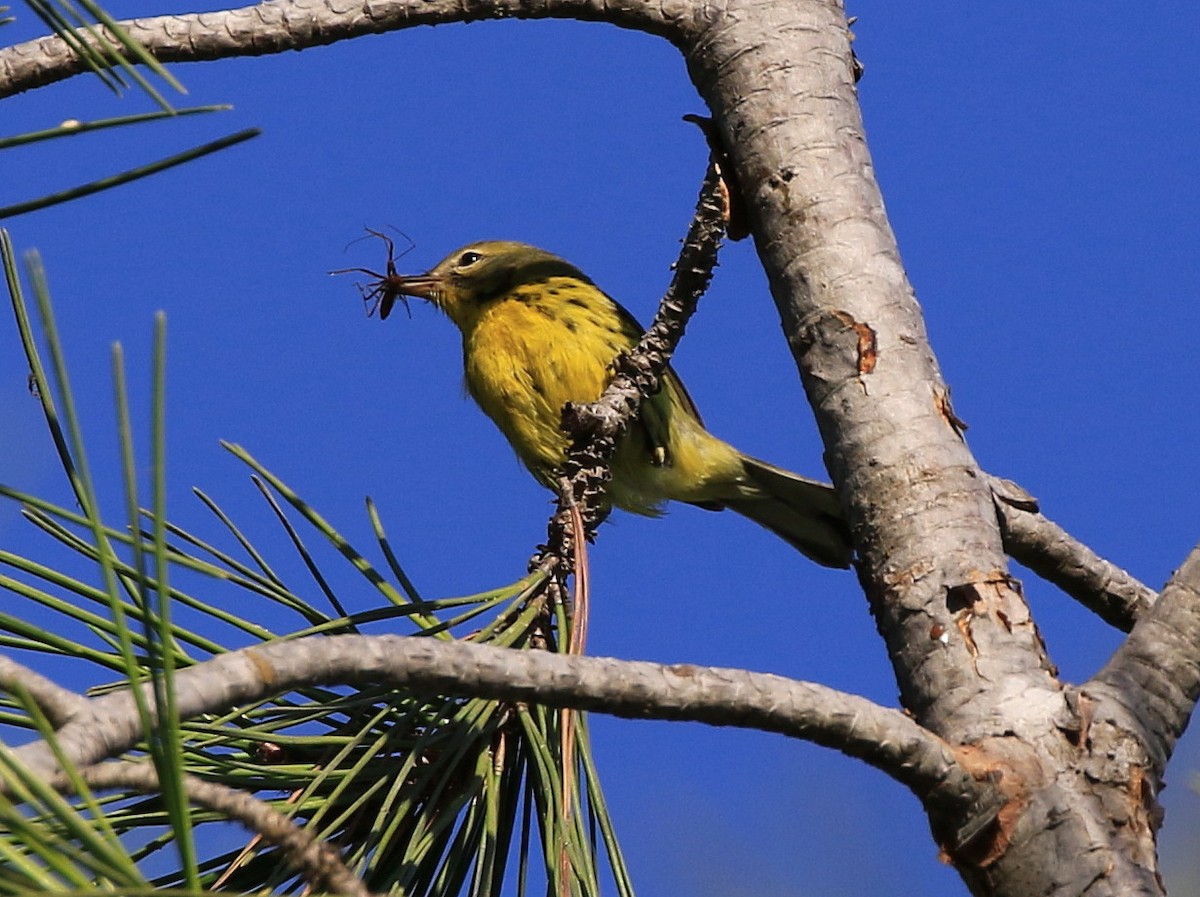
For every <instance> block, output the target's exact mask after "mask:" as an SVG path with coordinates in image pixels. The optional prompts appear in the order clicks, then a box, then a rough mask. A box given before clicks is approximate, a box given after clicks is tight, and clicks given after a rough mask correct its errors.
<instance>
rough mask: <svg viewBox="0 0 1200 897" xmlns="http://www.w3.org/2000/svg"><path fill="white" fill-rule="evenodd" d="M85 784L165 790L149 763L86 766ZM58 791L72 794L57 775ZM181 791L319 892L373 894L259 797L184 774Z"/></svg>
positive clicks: (346, 896)
mask: <svg viewBox="0 0 1200 897" xmlns="http://www.w3.org/2000/svg"><path fill="white" fill-rule="evenodd" d="M79 772H80V775H81V776H82V778H83V781H84V782H85V783H86V784H87V786H88V787H89V788H91V789H93V790H95V791H113V790H121V791H140V792H143V793H147V794H157V793H159V791H160V790H161V788H160V786H159V781H158V773H157V771H156V770H155V769H154V767H153V766H152V765H151V764H150V763H148V762H144V761H143V762H136V763H134V762H127V761H114V762H109V763H99V764H96V765H94V766H88V767H86V768H84V769H82V770H80V771H79ZM52 784H53V785H54V787H55V789H56V790H58V791H61V792H64V793H70V791H71V789H72V783H71V781H70V780H69V779H68V778H67V777H66V776H64V775H59V776H56V777H55V779H54V781H53V783H52ZM183 788H184V791H185V793H186V794H187V796H188V799H189V800H191V801H192V803H195V804H197V805H199V806H202V807H207V808H208V809H210V810H213V811H215V812H217V813H221V814H222V815H224V816H228V817H229V818H230V819H234V820H237V821H238V822H240V823H242V824H243V825H244V826H246V828H248V829H250V831H252V832H254V833H255V834H257V835H261V836H262V838H263V840H264V841H266V842H268V843H270V844H274V845H275V846H276V847H278V848H279V849H280V851H281V852H282V853H283V855H284V857H285V858H286V859H287V862H288V863H289V864H290V865H291V867H292V868H293V869H295V870H296V871H297V872H298V873H300V874H301V875H303V876H304V878H305V879H306V880H307V881H308V882H309V884H310V885H312V886H313V887H314V888H315V889H316V890H318V891H324V892H328V893H330V894H340V895H343V897H370V894H371V892H370V891H369V890H368V889H367V887H366V886H365V885H364V884H363V883H362V881H361V880H360V879H359V878H358V877H357V876H356V875H354V873H352V872H351V871H350V870H349V869H347V868H346V864H345V863H343V862H342V858H341V856H340V855H339V854H338V852H337V851H336V850H335V849H334V848H333V847H331V846H330V845H328V844H326V843H325V842H323V841H321V840H319V839H317V838H314V837H313V836H312V835H311V834H309V833H308V832H307V831H305V830H304V829H303V828H301V827H300V826H298V825H296V823H294V822H293V821H292V820H290V819H288V818H287V817H286V816H284V815H283V814H282V813H280V812H279V811H278V810H275V809H274V808H272V807H270V806H269V805H267V804H265V803H263V802H262V801H260V800H258V799H257V798H255V797H253V796H251V795H249V794H247V793H246V792H245V791H239V790H238V789H236V788H230V787H228V786H226V785H221V784H219V783H217V782H206V781H204V780H203V779H199V778H197V777H196V776H191V775H185V776H184V777H183Z"/></svg>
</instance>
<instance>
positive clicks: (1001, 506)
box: [988, 477, 1158, 632]
mask: <svg viewBox="0 0 1200 897" xmlns="http://www.w3.org/2000/svg"><path fill="white" fill-rule="evenodd" d="M988 480H989V482H990V484H991V486H992V495H993V497H994V498H995V504H996V513H997V515H999V518H1000V531H1001V534H1002V535H1003V537H1004V550H1005V551H1007V552H1008V554H1009V556H1010V557H1011V558H1012V559H1013V560H1015V561H1018V562H1019V563H1022V564H1024V565H1025V566H1026V567H1028V568H1029V569H1030V570H1032V571H1033V572H1034V573H1036V574H1037V575H1038V576H1040V577H1042V579H1044V580H1046V581H1047V582H1050V583H1053V584H1054V585H1056V586H1058V587H1059V588H1060V589H1062V590H1063V591H1064V592H1066V593H1067V594H1068V595H1070V596H1071V597H1072V598H1074V599H1075V600H1076V601H1078V602H1079V603H1080V604H1082V605H1083V606H1084V607H1086V608H1088V609H1089V610H1091V611H1093V612H1094V613H1095V614H1096V615H1097V616H1099V617H1100V619H1102V620H1104V621H1105V622H1106V623H1109V624H1110V625H1112V626H1115V627H1116V628H1117V629H1120V630H1122V631H1124V632H1128V631H1129V630H1131V629H1132V628H1133V624H1134V623H1136V622H1137V620H1138V618H1139V617H1140V616H1141V615H1142V614H1143V613H1145V612H1146V611H1147V610H1148V609H1149V608H1150V607H1152V606H1153V605H1154V602H1155V601H1156V600H1158V594H1157V593H1156V592H1155V591H1154V589H1152V588H1150V587H1149V586H1148V585H1145V584H1144V583H1142V582H1141V581H1139V580H1138V579H1137V578H1136V577H1134V576H1131V575H1130V574H1129V573H1127V572H1125V571H1124V570H1122V569H1121V568H1120V567H1118V566H1117V565H1116V564H1114V563H1112V562H1111V561H1106V560H1105V559H1104V558H1102V557H1100V555H1098V554H1096V552H1094V551H1092V550H1091V549H1090V548H1088V546H1086V545H1084V544H1083V543H1082V542H1080V541H1079V540H1078V539H1076V538H1075V537H1074V536H1072V535H1071V534H1070V533H1068V532H1067V531H1066V530H1064V529H1063V528H1062V527H1061V526H1059V525H1058V524H1057V523H1055V522H1054V521H1053V520H1050V519H1049V518H1047V517H1045V516H1044V515H1043V514H1041V512H1040V511H1039V510H1038V507H1037V501H1036V500H1035V499H1034V498H1033V497H1032V496H1030V495H1029V494H1028V493H1026V492H1025V491H1024V490H1023V489H1020V487H1018V486H1016V485H1015V484H1014V483H1010V482H1009V481H1007V480H1001V479H999V478H998V477H989V478H988Z"/></svg>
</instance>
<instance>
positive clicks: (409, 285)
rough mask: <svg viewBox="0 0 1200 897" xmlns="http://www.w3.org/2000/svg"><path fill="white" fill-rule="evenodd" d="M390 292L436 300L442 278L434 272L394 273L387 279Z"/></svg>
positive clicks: (431, 300)
mask: <svg viewBox="0 0 1200 897" xmlns="http://www.w3.org/2000/svg"><path fill="white" fill-rule="evenodd" d="M387 281H388V288H389V289H390V291H391V292H393V293H397V294H399V295H401V296H416V297H417V298H418V299H428V300H429V301H430V302H436V301H437V294H438V287H440V286H441V284H442V278H441V277H439V276H438V275H436V274H407V275H394V276H392V277H389V278H388V279H387Z"/></svg>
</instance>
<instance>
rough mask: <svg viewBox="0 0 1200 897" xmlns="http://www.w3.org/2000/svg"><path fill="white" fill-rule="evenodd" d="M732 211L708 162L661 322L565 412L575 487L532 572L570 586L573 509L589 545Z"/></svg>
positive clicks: (568, 467)
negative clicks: (593, 393) (589, 396)
mask: <svg viewBox="0 0 1200 897" xmlns="http://www.w3.org/2000/svg"><path fill="white" fill-rule="evenodd" d="M726 216H727V207H726V204H725V202H724V200H723V198H722V192H721V176H720V173H719V170H718V167H717V165H716V163H715V162H711V161H710V163H709V166H708V171H707V172H706V173H705V175H704V182H703V183H702V184H701V187H700V197H699V199H698V200H697V202H696V212H695V215H694V216H693V217H692V224H691V226H690V227H689V228H688V234H687V237H686V239H685V240H684V243H683V248H682V249H681V250H680V253H679V260H678V261H677V262H676V264H675V276H674V277H673V278H672V280H671V285H670V286H669V287H668V288H667V293H666V295H665V296H663V299H662V302H661V303H659V306H658V312H657V313H656V314H655V316H654V322H653V323H652V324H651V325H650V328H649V329H648V330H647V331H646V333H645V335H644V336H643V337H642V339H641V342H639V343H638V344H637V346H636V347H635V348H634V349H633V351H632V352H629V353H623V354H621V355H619V356H618V357H617V359H616V361H615V362H614V363H613V367H614V369H615V371H616V376H615V377H614V378H613V380H612V382H611V383H610V384H609V385H608V388H607V389H605V390H604V394H603V395H602V396H600V398H599V399H598V400H597V401H595V402H592V403H590V404H587V405H575V404H569V405H567V407H566V408H564V409H563V429H564V430H566V432H567V433H568V434H569V435H570V436H571V447H570V449H569V451H568V453H567V461H566V464H564V465H563V475H564V476H565V478H566V481H567V487H566V488H569V490H570V492H569V496H568V494H566V493H564V494H560V497H559V503H558V510H557V512H556V513H555V515H554V516H553V517H552V518H551V520H550V524H549V526H548V538H547V541H546V544H545V545H543V546H540V548H539V552H538V554H537V555H535V556H534V558H533V560H532V561H531V563H530V567H531V569H536V568H538V567H545V568H546V569H548V570H550V571H551V572H553V573H554V575H555V576H556V577H561V578H562V579H565V577H566V575H567V574H569V573H570V571H571V570H573V569H574V550H573V544H572V538H571V526H570V520H569V517H570V514H571V511H570V503H571V501H573V502H574V503H576V504H577V505H578V507H579V511H580V514H581V515H582V517H583V521H584V527H585V533H586V538H587V540H588V541H592V540H593V539H594V538H595V533H596V527H598V526H599V525H600V523H601V522H602V521H603V519H604V514H605V511H604V508H605V503H604V500H603V499H604V489H605V487H606V485H607V484H608V481H609V479H610V478H611V476H612V468H611V465H612V458H613V454H614V453H615V452H616V447H617V442H618V440H619V439H620V437H621V436H622V434H624V432H625V430H626V429H627V428H628V427H629V424H630V423H631V422H632V421H634V420H636V419H637V416H638V413H639V412H640V410H641V404H642V400H643V399H644V398H646V397H647V396H651V395H653V394H654V393H655V392H657V390H658V388H659V378H660V377H661V376H662V373H663V371H664V370H666V367H667V364H668V362H669V361H670V359H671V353H672V352H674V351H675V347H676V346H677V345H678V344H679V340H680V338H681V337H682V336H683V330H684V327H686V326H687V322H688V319H689V318H691V316H692V313H693V312H694V311H695V310H696V304H697V303H698V302H699V300H700V297H701V296H702V295H704V291H705V290H706V289H707V288H708V283H709V281H710V280H711V279H712V273H713V269H714V268H715V267H716V264H717V249H718V248H719V247H720V245H721V237H722V235H723V234H724V232H725V221H726Z"/></svg>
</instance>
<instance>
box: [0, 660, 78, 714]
mask: <svg viewBox="0 0 1200 897" xmlns="http://www.w3.org/2000/svg"><path fill="white" fill-rule="evenodd" d="M0 691H2V692H7V693H8V694H14V693H16V692H17V691H24V692H25V694H27V695H28V696H29V697H30V698H31V699H32V700H33V701H34V703H35V704H37V706H38V709H39V710H41V711H42V713H43V714H44V715H45V717H46V719H48V720H49V721H50V725H52V726H54V727H55V728H58V727H59V726H62V725H63V724H65V723H66V722H67V721H68V720H70V719H71V718H72V717H74V716H77V715H78V714H80V713H86V712H87V711H88V708H89V706H90V705H89V703H88V699H87V698H85V697H84V696H83V695H80V694H76V693H75V692H73V691H71V690H69V689H66V688H63V687H62V686H61V685H58V684H57V683H55V682H52V681H50V680H49V679H47V678H46V677H45V676H43V675H42V674H41V673H36V672H34V671H33V670H31V669H29V667H27V666H24V665H23V664H19V663H17V662H16V661H15V660H13V659H12V658H11V657H6V656H5V655H3V654H0Z"/></svg>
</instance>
